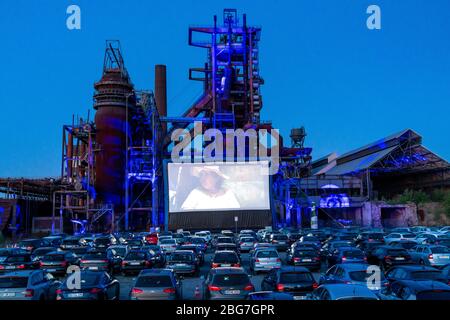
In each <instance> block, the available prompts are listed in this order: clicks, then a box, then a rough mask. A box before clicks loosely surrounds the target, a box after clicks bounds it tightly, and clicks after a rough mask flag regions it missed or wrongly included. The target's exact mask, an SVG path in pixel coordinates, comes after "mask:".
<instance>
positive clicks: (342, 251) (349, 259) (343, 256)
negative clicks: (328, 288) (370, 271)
mask: <svg viewBox="0 0 450 320" xmlns="http://www.w3.org/2000/svg"><path fill="white" fill-rule="evenodd" d="M327 262H328V266H332V265H335V264H337V263H340V264H343V263H366V262H367V258H366V255H365V254H364V252H363V251H362V250H360V249H358V248H352V247H340V248H338V249H336V250H335V251H334V252H333V253H331V254H330V255H328V257H327Z"/></svg>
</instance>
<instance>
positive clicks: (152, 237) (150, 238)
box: [144, 233, 158, 244]
mask: <svg viewBox="0 0 450 320" xmlns="http://www.w3.org/2000/svg"><path fill="white" fill-rule="evenodd" d="M144 239H145V242H146V243H147V244H158V234H156V233H150V234H147V235H146V236H145V237H144Z"/></svg>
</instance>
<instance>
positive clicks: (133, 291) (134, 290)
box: [131, 288, 144, 294]
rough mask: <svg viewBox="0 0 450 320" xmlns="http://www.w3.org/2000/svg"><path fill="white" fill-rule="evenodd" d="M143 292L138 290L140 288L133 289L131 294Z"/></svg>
mask: <svg viewBox="0 0 450 320" xmlns="http://www.w3.org/2000/svg"><path fill="white" fill-rule="evenodd" d="M143 292H144V290H142V289H138V288H132V289H131V294H141V293H143Z"/></svg>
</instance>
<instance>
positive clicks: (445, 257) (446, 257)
mask: <svg viewBox="0 0 450 320" xmlns="http://www.w3.org/2000/svg"><path fill="white" fill-rule="evenodd" d="M439 258H441V259H448V258H450V257H449V256H440V257H439Z"/></svg>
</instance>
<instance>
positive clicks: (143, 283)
mask: <svg viewBox="0 0 450 320" xmlns="http://www.w3.org/2000/svg"><path fill="white" fill-rule="evenodd" d="M172 286H173V283H172V279H171V278H170V277H169V276H141V277H138V278H137V280H136V287H141V288H162V287H164V288H168V287H172Z"/></svg>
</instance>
